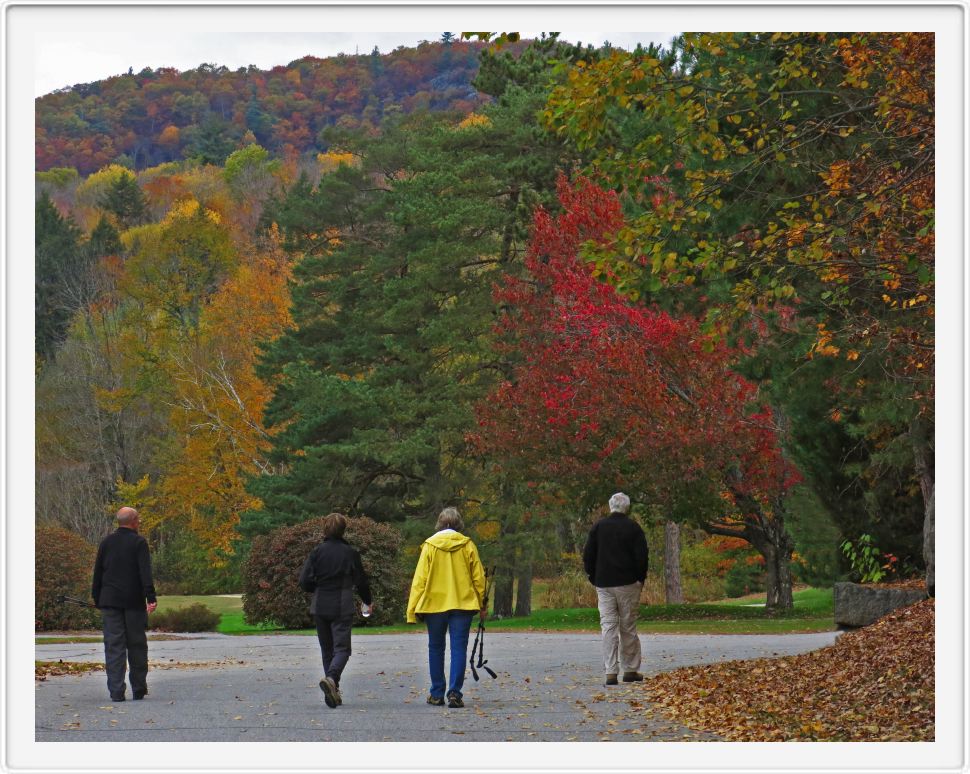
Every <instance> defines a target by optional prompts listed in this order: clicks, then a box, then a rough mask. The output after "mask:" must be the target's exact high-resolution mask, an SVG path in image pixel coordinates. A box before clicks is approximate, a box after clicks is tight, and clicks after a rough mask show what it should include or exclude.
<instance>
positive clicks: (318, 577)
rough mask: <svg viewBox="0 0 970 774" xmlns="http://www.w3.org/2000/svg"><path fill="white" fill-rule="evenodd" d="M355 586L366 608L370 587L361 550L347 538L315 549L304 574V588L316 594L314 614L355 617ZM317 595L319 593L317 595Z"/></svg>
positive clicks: (301, 575)
mask: <svg viewBox="0 0 970 774" xmlns="http://www.w3.org/2000/svg"><path fill="white" fill-rule="evenodd" d="M354 587H356V588H357V593H358V594H359V595H360V598H361V599H362V600H363V602H364V604H365V605H369V604H370V603H371V594H370V584H368V582H367V575H366V574H365V573H364V565H363V564H362V563H361V561H360V554H359V553H357V549H355V548H354V547H353V546H351V545H350V544H349V543H347V541H345V540H344V539H343V538H328V539H327V540H324V541H323V542H322V543H321V544H320V545H318V546H317V547H316V548H314V549H313V550H312V551H311V552H310V555H309V556H308V557H307V560H306V563H305V564H304V565H303V570H302V572H300V588H301V589H303V590H304V591H306V592H307V593H312V594H313V599H312V600H311V602H310V614H311V615H319V616H322V617H324V618H343V617H345V616H349V615H353V614H354ZM314 592H315V593H314Z"/></svg>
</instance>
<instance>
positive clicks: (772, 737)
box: [644, 599, 936, 742]
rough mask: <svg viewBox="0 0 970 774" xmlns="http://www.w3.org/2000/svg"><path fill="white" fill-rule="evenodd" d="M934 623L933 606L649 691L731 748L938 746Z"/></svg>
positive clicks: (662, 679)
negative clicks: (813, 647)
mask: <svg viewBox="0 0 970 774" xmlns="http://www.w3.org/2000/svg"><path fill="white" fill-rule="evenodd" d="M935 621H936V616H935V605H934V602H933V600H932V599H929V600H926V601H923V602H918V603H917V604H915V605H912V606H910V607H905V608H902V609H900V610H897V611H895V612H893V613H890V614H889V615H887V616H886V617H884V618H881V619H880V620H879V621H877V622H876V623H874V624H872V625H871V626H867V627H865V628H864V629H860V630H858V631H853V632H848V633H846V634H843V635H842V636H841V637H839V639H838V640H837V641H836V643H835V644H834V645H831V646H829V647H827V648H823V649H821V650H817V651H813V652H811V653H805V654H802V655H799V656H786V657H784V658H762V659H755V660H749V661H729V662H727V663H723V664H713V665H706V666H696V667H687V668H685V669H678V670H676V671H673V672H667V673H664V674H660V675H657V676H655V677H653V678H651V679H650V680H649V681H648V682H647V683H645V684H644V693H645V694H646V695H647V697H648V698H649V699H650V700H651V701H652V702H656V703H657V705H659V707H660V709H661V711H662V712H663V713H664V714H665V715H668V716H669V717H671V718H673V719H675V720H677V721H678V722H680V723H683V724H685V725H686V726H688V727H689V728H694V729H707V730H712V731H714V732H716V733H718V734H720V735H721V736H722V737H723V738H724V739H725V740H727V741H736V742H747V741H758V742H781V741H831V742H861V741H865V742H877V741H878V742H932V741H933V739H934V728H935V724H934V717H935V706H936V692H935V688H934V682H935V680H934V674H935V662H936V658H935V652H934V650H935V642H936V638H935Z"/></svg>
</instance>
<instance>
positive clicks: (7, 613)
mask: <svg viewBox="0 0 970 774" xmlns="http://www.w3.org/2000/svg"><path fill="white" fill-rule="evenodd" d="M2 10H3V14H2V34H3V41H4V51H5V54H4V63H3V73H4V84H3V102H2V118H3V137H2V140H3V147H2V150H3V170H4V172H3V175H4V189H3V194H2V196H3V199H2V204H3V208H2V209H3V215H2V217H3V221H2V233H3V235H4V244H3V254H4V269H5V275H4V278H5V283H4V293H5V297H4V301H5V312H4V320H3V323H2V325H3V334H4V336H3V342H4V359H3V386H2V388H0V390H2V392H3V397H4V429H5V434H4V449H3V463H4V464H3V473H2V476H3V478H2V484H3V492H4V511H3V532H2V535H0V541H2V550H3V559H4V562H3V565H4V573H3V579H2V588H3V600H2V611H0V615H2V621H0V624H2V632H0V634H2V641H0V648H2V658H3V675H2V680H3V685H4V688H3V702H4V704H3V713H2V714H3V720H2V729H0V747H2V759H0V765H2V766H3V770H4V771H11V772H27V771H31V772H36V771H51V772H62V771H64V772H67V771H116V770H118V771H132V770H137V771H145V772H149V771H151V772H169V771H180V772H181V771H274V772H289V771H292V772H303V771H312V770H317V769H321V768H324V767H325V768H326V770H327V771H353V772H363V771H476V772H486V771H570V772H580V771H617V772H621V771H635V770H645V769H649V770H651V771H678V772H686V771H697V772H702V771H703V772H709V771H804V772H809V771H878V772H883V771H899V772H904V771H913V772H916V771H967V765H968V752H967V735H966V724H967V719H968V715H967V673H966V659H967V608H966V603H967V588H968V587H967V565H966V560H967V530H966V524H965V516H966V513H967V508H966V499H965V495H966V491H965V481H966V478H965V475H966V472H967V467H966V465H967V457H966V416H967V414H966V406H967V404H966V399H967V396H966V384H967V382H966V378H967V358H966V341H967V339H966V336H967V330H968V329H967V318H966V309H965V302H966V298H967V295H966V293H967V284H966V279H967V278H966V270H965V261H966V259H967V255H968V250H967V247H968V245H967V239H966V226H965V221H964V218H965V213H966V205H967V153H966V151H967V104H966V102H967V100H966V98H967V92H966V77H967V5H966V3H964V2H925V3H902V2H895V3H894V2H872V3H865V2H855V3H840V2H821V1H820V2H815V3H804V4H797V5H795V4H792V5H781V4H778V3H756V2H749V3H744V4H741V3H730V2H720V3H719V2H710V1H709V2H704V3H688V2H682V3H677V4H669V3H668V4H662V3H649V2H631V3H613V4H606V5H598V4H589V3H582V4H579V3H564V2H558V3H534V4H530V5H519V4H507V3H488V4H481V5H456V4H446V3H425V4H412V3H386V2H385V3H380V4H378V3H374V4H366V3H357V4H353V5H349V4H336V3H335V4H323V3H306V4H300V3H293V4H286V5H266V4H253V3H231V4H230V3H226V4H212V3H210V4H202V3H192V2H183V3H174V2H173V3H165V4H132V3H101V4H93V3H92V4H85V3H63V2H61V3H44V2H4V4H3V9H2ZM106 22H107V24H106ZM594 22H595V23H594ZM189 23H191V25H192V28H193V29H195V30H209V31H211V33H212V34H213V35H226V34H231V33H232V32H233V31H250V32H252V31H278V32H287V31H292V30H301V31H307V30H315V29H319V30H334V29H339V30H361V29H366V30H372V29H375V28H376V29H387V30H401V29H415V30H419V29H420V30H423V29H434V28H436V27H438V28H441V29H459V30H460V29H483V28H484V29H494V30H499V31H501V30H507V31H508V30H524V29H592V28H596V29H603V28H606V29H624V30H637V29H642V30H645V31H646V30H697V29H710V30H716V31H727V30H739V31H740V30H751V29H755V30H780V29H784V30H793V29H806V30H813V31H815V30H827V29H840V30H866V31H933V32H935V34H936V45H937V71H936V75H937V81H936V90H937V99H936V109H937V113H938V120H937V137H936V145H937V156H938V159H940V160H942V161H943V163H942V164H937V168H936V170H937V197H936V199H937V201H936V203H937V229H938V230H937V255H938V260H937V274H938V280H937V310H936V311H937V331H938V336H937V341H938V345H937V346H938V357H937V360H936V362H937V403H938V409H939V410H938V411H937V414H938V416H940V417H941V418H942V419H943V421H941V422H938V423H937V428H936V432H937V441H936V442H937V454H936V460H937V462H936V464H937V490H938V494H937V499H938V505H937V509H936V510H937V514H938V517H937V519H938V524H937V534H938V539H937V600H936V606H937V609H938V615H937V619H936V620H937V623H936V627H937V632H936V634H937V638H936V642H937V680H936V689H937V693H936V696H937V716H936V741H935V742H925V743H827V744H807V743H801V744H800V746H798V747H797V748H795V747H792V746H791V743H705V744H699V743H696V742H695V743H669V742H668V743H659V742H639V743H631V744H623V745H611V746H610V747H608V748H603V747H601V746H600V743H596V744H593V743H520V744H517V745H507V744H483V743H422V742H417V741H416V742H413V743H328V744H327V745H326V747H320V746H318V745H315V744H312V743H291V744H287V745H285V746H281V745H278V744H277V745H267V744H254V743H242V742H240V743H231V744H227V743H219V744H217V743H193V744H187V743H148V742H140V743H137V747H136V746H135V744H134V743H67V742H61V743H40V742H36V741H35V733H34V728H33V725H32V721H33V717H34V713H33V706H34V701H33V694H34V688H33V668H32V662H33V647H34V645H33V595H32V593H26V591H25V590H26V588H27V582H28V579H32V578H33V556H34V551H33V545H34V537H33V523H34V522H33V517H32V513H33V481H34V458H33V454H32V453H31V450H32V449H33V439H34V428H33V422H32V418H33V413H32V412H30V411H28V410H27V407H28V406H33V405H34V382H33V378H32V375H33V373H34V367H33V362H34V360H33V341H32V338H33V336H32V333H33V319H34V318H33V313H32V309H31V307H30V300H29V299H31V298H32V297H33V296H32V294H31V293H30V292H29V291H30V288H31V286H32V285H33V270H32V268H31V267H32V266H33V262H32V261H31V260H30V258H29V257H30V256H31V255H32V254H33V246H32V234H33V228H32V224H33V196H29V195H27V193H26V192H27V191H31V192H32V191H33V180H34V178H33V175H34V148H33V137H34V125H33V99H34V93H33V72H34V52H35V50H36V47H37V43H38V40H39V39H41V38H42V36H43V35H44V32H45V30H50V29H52V28H59V29H60V28H63V29H68V30H71V29H73V30H76V32H77V34H78V35H79V36H82V37H86V38H87V39H88V40H90V41H91V45H92V46H106V45H110V40H111V36H112V35H115V34H132V32H133V31H135V32H137V31H138V30H145V31H150V34H152V35H155V36H158V35H177V34H178V31H179V29H180V28H181V29H185V28H186V25H187V24H189ZM142 34H149V32H145V33H142ZM584 42H585V41H584ZM590 42H594V41H590ZM302 55H303V52H298V53H295V54H294V58H296V57H299V56H302ZM200 61H206V59H205V58H204V57H203V58H202V59H200ZM281 64H284V63H283V62H281ZM28 707H29V708H30V711H27V708H28ZM362 745H363V747H362ZM644 745H646V746H644ZM607 750H608V752H606V751H607ZM362 752H363V754H362ZM323 755H325V756H326V757H325V758H324V757H322V756H323ZM281 759H283V760H285V764H284V765H280V761H281ZM122 761H123V762H122ZM138 761H144V762H145V763H146V765H144V766H141V765H134V764H135V762H138Z"/></svg>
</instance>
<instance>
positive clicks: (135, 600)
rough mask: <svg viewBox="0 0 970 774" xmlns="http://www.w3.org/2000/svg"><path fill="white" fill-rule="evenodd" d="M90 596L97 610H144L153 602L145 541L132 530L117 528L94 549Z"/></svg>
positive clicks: (153, 588)
mask: <svg viewBox="0 0 970 774" xmlns="http://www.w3.org/2000/svg"><path fill="white" fill-rule="evenodd" d="M91 596H92V597H94V604H96V605H97V606H98V607H120V608H125V609H129V610H136V609H138V608H142V609H144V607H145V603H146V602H155V601H156V599H155V585H154V584H153V583H152V561H151V558H150V557H149V556H148V542H147V541H146V540H145V538H143V537H142V536H141V535H139V534H138V533H137V532H135V530H133V529H129V528H128V527H118V529H116V530H115V531H114V532H112V533H111V534H110V535H108V537H106V538H105V539H104V540H102V541H101V545H99V546H98V557H97V559H95V560H94V580H93V582H92V583H91Z"/></svg>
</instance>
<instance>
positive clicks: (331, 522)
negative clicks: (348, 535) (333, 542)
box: [323, 513, 347, 539]
mask: <svg viewBox="0 0 970 774" xmlns="http://www.w3.org/2000/svg"><path fill="white" fill-rule="evenodd" d="M346 529H347V517H346V516H344V515H343V514H342V513H331V514H329V515H328V516H324V518H323V537H324V539H327V538H340V537H343V536H344V531H345V530H346Z"/></svg>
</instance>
